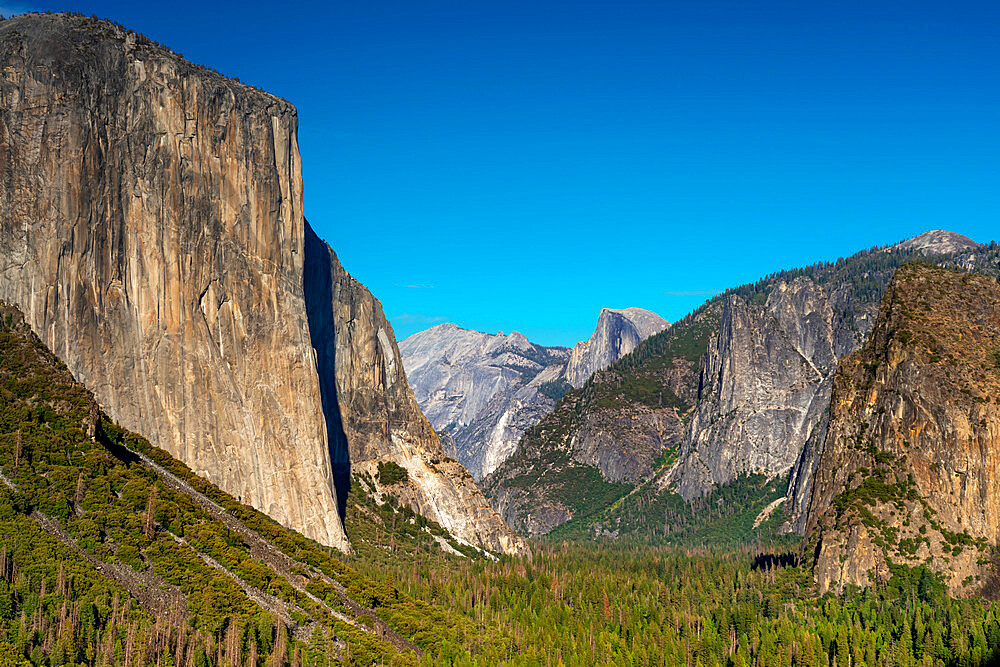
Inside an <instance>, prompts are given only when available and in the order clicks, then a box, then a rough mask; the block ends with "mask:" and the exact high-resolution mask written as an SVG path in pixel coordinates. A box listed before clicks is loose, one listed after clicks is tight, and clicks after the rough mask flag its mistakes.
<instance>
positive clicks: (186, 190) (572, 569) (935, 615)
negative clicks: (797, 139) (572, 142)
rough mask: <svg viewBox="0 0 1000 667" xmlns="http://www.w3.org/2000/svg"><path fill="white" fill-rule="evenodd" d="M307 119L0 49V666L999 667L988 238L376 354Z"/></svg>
mask: <svg viewBox="0 0 1000 667" xmlns="http://www.w3.org/2000/svg"><path fill="white" fill-rule="evenodd" d="M298 113H299V112H298V111H297V110H296V108H295V107H294V106H293V105H292V104H291V103H290V102H289V101H287V100H285V99H283V98H281V97H279V96H276V95H274V94H271V93H268V92H265V91H264V90H261V89H260V88H257V87H254V86H250V85H247V84H244V83H242V82H240V81H239V80H237V79H234V78H229V77H227V76H225V75H223V74H220V73H219V72H216V71H215V70H213V69H211V68H207V67H203V66H200V65H197V64H195V63H192V62H191V61H189V60H188V59H186V58H184V57H183V56H182V55H180V54H179V53H177V52H175V51H173V50H171V49H170V48H168V47H166V46H164V45H161V44H159V43H157V42H155V41H154V40H152V39H151V38H149V37H147V36H146V35H144V34H142V33H139V32H136V31H135V30H133V29H130V28H128V27H125V26H122V25H120V24H117V23H115V22H113V21H109V20H104V19H98V18H96V17H88V16H85V15H83V14H79V13H73V12H59V13H55V12H35V13H24V14H21V15H19V16H15V17H11V18H2V17H0V168H2V170H0V666H2V667H6V666H7V665H10V666H14V667H29V666H30V667H57V666H59V667H61V666H63V665H66V666H70V665H72V666H76V665H93V666H98V665H99V666H101V667H105V666H112V665H113V666H114V667H140V666H146V665H148V666H154V665H155V666H156V667H226V666H228V667H238V666H243V665H249V666H252V667H305V666H306V665H310V666H312V665H315V666H323V667H331V666H332V665H427V666H430V665H456V666H467V665H468V666H471V665H484V666H486V665H524V666H529V665H532V666H533V665H546V666H548V665H552V666H559V665H567V666H569V665H574V666H575V665H580V666H584V665H587V666H589V665H605V664H606V665H630V666H631V665H685V666H691V667H696V666H706V667H707V666H709V665H715V666H723V665H724V666H726V667H730V666H732V667H749V666H751V665H752V666H762V667H769V666H772V665H776V666H787V667H793V666H794V667H799V666H813V665H815V666H822V667H830V666H832V665H837V666H838V667H839V666H844V667H853V666H855V665H873V666H874V665H900V666H903V667H908V666H910V665H913V666H916V665H921V666H928V667H938V666H952V665H955V666H962V667H975V666H986V665H993V664H998V663H1000V607H997V605H996V601H997V600H998V599H1000V570H998V567H1000V551H998V549H1000V533H998V528H997V527H998V525H1000V486H998V483H997V482H998V479H1000V411H998V409H997V403H998V401H1000V398H998V390H1000V246H998V245H997V242H996V241H987V240H986V239H979V240H978V241H977V240H973V239H971V238H968V237H966V236H963V235H962V234H959V233H957V232H952V231H946V230H941V229H934V230H930V231H927V232H924V233H922V234H919V235H917V236H914V237H912V238H909V239H906V240H903V241H900V242H897V239H895V238H885V239H884V243H883V244H882V245H877V246H874V247H871V248H868V249H861V250H858V251H857V252H853V253H852V254H849V255H846V256H843V257H839V258H834V257H830V258H829V259H826V260H821V261H818V262H815V263H813V264H809V265H806V266H802V267H799V268H785V269H782V270H778V271H774V272H772V273H770V274H768V275H765V276H764V277H762V278H760V279H759V280H757V281H756V282H752V283H747V284H742V285H734V286H729V287H728V288H727V289H722V290H691V291H692V292H694V293H695V294H696V295H698V296H699V297H700V296H702V295H703V296H705V297H707V300H705V301H704V303H702V304H701V305H697V306H696V307H694V308H693V309H691V310H690V312H686V313H685V314H682V315H680V316H678V317H676V318H675V317H674V316H673V315H672V314H670V313H666V311H662V312H664V313H665V314H668V315H669V316H670V317H671V319H672V320H674V321H672V322H668V321H667V320H666V319H664V318H663V317H661V316H660V315H658V314H656V313H655V312H653V311H652V310H649V309H645V308H640V307H634V306H633V307H627V308H608V307H603V308H594V309H593V310H594V311H598V312H597V320H596V325H595V327H594V329H593V333H592V334H591V335H590V336H589V338H587V339H586V340H580V341H579V342H577V343H576V344H575V345H566V346H562V345H541V344H538V343H536V342H532V341H531V340H529V338H528V337H527V336H525V335H522V334H521V333H518V332H517V331H510V333H506V334H505V333H504V332H503V331H500V332H497V333H485V332H481V331H476V330H473V329H466V328H462V327H461V326H459V325H458V324H453V323H451V322H453V321H454V322H461V321H462V319H461V318H457V317H456V318H448V319H447V320H443V319H442V318H440V317H437V316H434V317H427V316H419V317H410V318H409V320H410V321H421V322H424V321H426V322H427V323H435V324H434V326H430V327H429V328H426V329H424V330H422V331H415V332H413V333H409V332H410V331H413V329H409V330H408V331H406V333H409V335H407V336H406V337H405V338H403V339H402V340H401V341H399V342H398V343H397V339H396V333H395V331H404V329H402V328H401V329H396V330H394V328H393V323H392V321H390V320H394V321H396V322H397V324H398V323H399V322H400V321H406V318H404V317H403V316H399V317H398V319H397V318H396V316H391V313H392V312H394V311H393V310H391V309H390V308H389V307H388V306H386V307H385V308H384V307H383V303H382V301H380V300H379V298H377V297H376V295H375V294H373V291H372V290H370V289H369V288H368V287H367V286H366V285H365V284H362V282H360V281H359V280H358V279H357V278H355V277H354V276H355V275H358V276H361V275H362V273H360V272H359V273H355V274H354V275H352V273H350V272H348V270H347V269H346V268H345V264H349V263H350V262H348V261H347V259H344V260H343V262H342V257H343V258H347V257H348V253H344V254H338V251H336V250H335V249H334V246H335V245H336V244H334V243H333V240H336V239H337V238H338V237H339V236H338V235H339V230H338V231H337V233H336V234H331V235H330V236H329V238H330V239H331V241H330V242H328V241H327V240H324V238H321V236H320V232H319V231H318V230H321V229H325V230H331V229H334V230H337V227H336V225H342V226H348V225H349V224H350V223H349V222H347V221H342V220H335V221H334V222H333V223H330V222H327V223H326V225H325V226H324V223H322V222H321V221H319V220H318V219H314V221H315V224H311V223H310V222H309V221H307V220H306V216H305V210H306V206H305V195H304V183H305V179H304V177H303V171H304V169H305V167H304V165H303V158H302V155H301V154H300V146H299V141H300V138H299V116H298ZM310 210H316V211H322V210H323V209H322V208H321V207H317V208H316V209H310ZM428 233H430V232H428ZM609 236H615V235H614V234H609ZM392 242H394V241H393V240H392V239H387V238H381V239H380V240H379V243H382V244H383V246H382V250H383V251H384V250H385V248H386V247H387V246H388V244H390V243H392ZM604 242H605V243H606V244H607V247H608V248H609V249H612V250H613V247H614V241H613V240H612V241H604ZM336 247H337V248H340V246H339V245H336ZM547 250H549V251H551V249H547ZM615 257H616V255H615V254H614V252H611V251H609V253H608V257H607V258H602V260H603V261H604V262H605V263H609V262H611V261H612V259H614V258H615ZM608 258H612V259H608ZM421 261H424V262H425V263H435V262H444V259H442V258H433V262H430V261H426V258H422V259H421ZM621 261H629V260H628V259H623V260H621ZM764 265H765V264H762V266H764ZM351 266H352V267H353V266H354V264H351ZM420 266H421V263H420V262H416V261H415V262H414V267H420ZM660 268H662V267H660ZM606 269H607V267H601V271H604V273H601V272H600V271H597V270H595V271H594V275H595V276H597V277H599V278H607V275H605V274H606V273H607V271H613V270H614V267H613V266H612V267H611V269H607V270H606ZM353 270H354V269H352V271H353ZM379 270H380V271H382V270H384V271H386V272H388V271H390V270H395V267H389V266H380V267H379ZM410 270H416V269H415V268H413V269H410ZM367 275H369V276H370V275H371V273H370V272H369V273H368V274H367ZM508 277H509V276H508ZM366 280H367V279H366ZM376 280H379V281H382V282H381V283H380V284H382V285H383V286H384V285H385V282H386V281H383V280H382V276H381V275H379V274H378V273H376ZM369 284H370V285H373V286H376V282H374V281H372V282H369ZM543 287H544V288H551V287H553V286H552V285H545V286H543ZM409 288H413V289H421V290H425V291H428V290H430V289H432V287H431V286H426V285H423V284H420V285H416V286H414V285H409V284H408V288H407V289H409ZM533 288H534V289H540V288H538V287H537V286H533ZM656 288H657V289H659V290H661V291H662V290H663V289H665V286H656ZM373 289H374V287H373ZM581 289H583V288H581ZM595 292H596V289H595ZM511 293H512V294H513V293H514V290H513V288H512V289H511ZM647 294H648V292H647ZM600 298H602V299H603V298H604V296H603V294H602V295H601V296H600ZM699 300H700V299H699ZM629 302H631V303H635V301H626V303H629ZM387 303H388V301H387ZM605 303H619V304H620V303H621V301H617V300H612V299H607V300H606V301H603V302H602V303H601V304H599V305H603V304H605ZM515 305H517V304H515ZM556 305H558V304H552V306H551V307H552V309H553V310H555V308H556ZM396 312H399V311H396ZM524 312H525V313H527V312H528V310H527V309H525V310H524ZM566 312H569V311H568V309H567V311H566ZM387 313H389V315H387ZM411 315H412V314H411ZM442 321H446V322H447V323H439V322H442ZM591 322H592V321H591ZM404 326H405V325H404ZM589 326H590V323H587V327H589ZM414 328H415V327H414ZM524 330H525V331H528V329H524ZM588 331H589V329H588ZM401 335H402V334H401ZM583 335H586V334H583ZM581 337H582V336H581ZM574 340H576V336H574Z"/></svg>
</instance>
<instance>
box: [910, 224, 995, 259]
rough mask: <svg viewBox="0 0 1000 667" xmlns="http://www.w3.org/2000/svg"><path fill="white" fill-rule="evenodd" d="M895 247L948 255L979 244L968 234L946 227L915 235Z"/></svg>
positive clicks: (976, 246)
mask: <svg viewBox="0 0 1000 667" xmlns="http://www.w3.org/2000/svg"><path fill="white" fill-rule="evenodd" d="M894 247H895V248H899V249H901V250H917V251H918V252H920V253H922V254H924V255H946V254H950V253H953V252H962V251H963V250H974V249H976V248H978V247H979V244H978V243H976V242H975V241H973V240H972V239H970V238H969V237H968V236H962V235H961V234H958V233H955V232H949V231H947V230H944V229H932V230H930V231H927V232H924V233H923V234H921V235H920V236H914V237H913V238H912V239H907V240H906V241H903V242H902V243H897V244H896V245H895V246H894Z"/></svg>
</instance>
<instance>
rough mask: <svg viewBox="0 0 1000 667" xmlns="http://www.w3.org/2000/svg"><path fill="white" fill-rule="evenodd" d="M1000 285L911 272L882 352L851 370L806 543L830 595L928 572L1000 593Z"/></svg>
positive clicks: (860, 359)
mask: <svg viewBox="0 0 1000 667" xmlns="http://www.w3.org/2000/svg"><path fill="white" fill-rule="evenodd" d="M998 390H1000V286H998V284H997V281H996V279H994V278H990V277H986V276H981V275H974V274H967V273H960V272H957V271H952V270H948V269H943V268H937V267H931V266H926V265H906V266H903V267H902V268H900V269H899V271H898V272H897V274H896V278H895V280H894V282H893V284H892V286H891V287H890V289H889V290H888V292H887V293H886V295H885V297H884V299H883V301H882V305H881V310H880V314H879V319H878V323H877V325H876V327H875V330H874V331H873V333H872V336H871V339H870V340H869V342H868V343H867V344H866V345H865V346H864V347H863V348H862V349H861V350H859V351H858V352H857V353H855V354H852V355H850V356H849V357H847V358H845V359H844V360H843V361H842V362H841V364H840V368H839V370H838V371H837V375H836V379H835V382H834V389H833V400H832V406H831V415H830V424H829V430H828V434H827V437H826V441H825V446H824V448H823V451H822V453H821V455H820V457H819V463H818V467H817V469H816V472H815V474H814V476H813V483H812V494H811V501H810V505H809V510H808V517H807V539H808V544H809V548H808V551H809V553H811V554H813V553H814V554H815V565H814V574H815V577H816V581H817V583H818V585H819V588H820V591H821V592H822V591H826V590H831V589H832V590H836V591H840V590H843V587H844V586H845V585H847V584H855V585H859V586H867V585H870V584H873V583H875V582H876V581H880V580H885V579H886V578H887V577H888V576H889V575H890V574H891V566H892V564H893V563H897V564H906V565H911V566H914V565H920V564H926V565H927V566H928V567H929V568H931V569H932V570H934V571H936V572H938V573H940V574H941V575H942V576H943V577H944V580H945V583H946V584H947V586H948V588H949V589H950V590H951V592H952V593H955V594H970V593H975V592H980V591H983V590H984V587H985V588H988V589H989V590H986V591H985V592H987V593H989V594H991V595H996V594H997V593H998V592H1000V589H996V588H995V587H996V583H997V582H996V580H995V576H996V575H995V573H994V572H993V564H992V562H991V561H990V558H989V555H990V549H992V548H993V547H994V546H995V545H996V544H997V542H998V540H1000V408H998V406H997V403H996V397H997V395H998Z"/></svg>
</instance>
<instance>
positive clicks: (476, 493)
mask: <svg viewBox="0 0 1000 667" xmlns="http://www.w3.org/2000/svg"><path fill="white" fill-rule="evenodd" d="M306 271H307V275H306V278H305V284H306V303H307V305H308V311H309V322H310V327H311V335H312V339H313V345H314V346H315V348H316V362H317V370H318V374H319V377H320V382H319V384H320V389H321V391H322V394H323V406H324V410H325V411H326V413H327V419H326V423H327V427H328V430H329V438H330V442H331V446H330V451H331V460H332V461H333V464H334V470H336V471H339V474H337V475H335V479H336V480H337V483H338V492H339V491H340V490H341V489H343V490H344V491H345V492H346V490H347V488H348V485H349V479H350V471H351V470H352V469H353V470H355V471H358V472H361V473H363V474H366V475H367V476H368V478H369V479H370V480H371V481H372V483H373V484H374V485H375V487H376V493H377V494H379V495H384V494H385V493H391V494H392V495H394V496H395V497H396V498H397V499H399V500H400V501H401V502H403V503H405V504H408V505H410V506H411V507H412V508H413V509H414V510H415V511H417V512H419V513H420V514H423V515H424V516H426V517H427V518H429V519H432V520H433V521H436V522H438V523H440V524H441V525H442V526H444V527H445V528H446V529H447V530H448V531H449V532H450V533H451V534H452V535H454V536H455V537H456V538H458V539H460V540H463V541H465V542H466V543H468V544H472V545H474V546H477V547H480V548H485V549H489V550H491V551H499V552H502V553H523V552H527V545H526V544H525V542H524V541H523V540H522V539H521V538H520V537H518V536H517V535H515V534H514V533H513V532H512V531H511V530H510V528H508V526H507V524H506V523H504V521H503V519H501V518H500V516H499V515H498V514H497V513H496V512H494V511H493V510H492V509H491V508H490V506H489V504H488V503H487V502H486V499H485V498H484V497H483V494H482V491H480V489H479V487H478V486H476V483H475V481H474V480H473V479H472V476H471V475H470V474H469V472H468V470H466V469H465V468H464V467H463V466H462V465H461V464H459V463H458V462H456V461H453V460H451V459H448V457H446V456H445V454H444V451H443V450H442V448H441V442H440V440H439V438H438V436H437V433H435V432H434V429H433V428H431V425H430V422H428V421H427V419H426V418H425V417H424V415H423V413H422V412H421V411H420V408H419V406H418V405H417V402H416V399H415V398H414V397H413V390H412V389H410V385H409V383H408V382H407V381H406V373H405V372H404V371H403V360H402V357H401V356H400V353H399V349H398V347H397V345H396V337H395V334H394V333H393V331H392V326H391V325H390V324H389V322H388V321H387V320H386V319H385V315H384V314H383V312H382V304H381V303H379V301H378V299H376V298H375V297H374V296H372V294H371V292H369V291H368V289H367V288H366V287H365V286H364V285H362V284H361V283H359V282H358V281H356V280H355V279H354V278H352V277H351V276H350V274H348V273H347V271H345V270H344V268H343V266H341V264H340V260H338V259H337V255H336V253H334V251H333V249H332V248H330V247H329V246H328V245H326V244H325V243H323V242H322V241H321V240H320V239H319V238H318V237H316V235H315V234H314V233H313V232H312V230H311V229H310V228H309V226H308V225H306ZM389 461H391V462H393V463H396V464H397V465H399V466H402V467H403V468H405V469H406V471H407V476H408V479H407V480H406V481H405V482H403V483H397V484H394V485H393V487H392V489H391V490H385V489H382V488H381V484H380V481H379V474H378V466H379V464H380V463H385V462H389ZM338 497H345V498H346V493H344V494H343V496H338Z"/></svg>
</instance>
